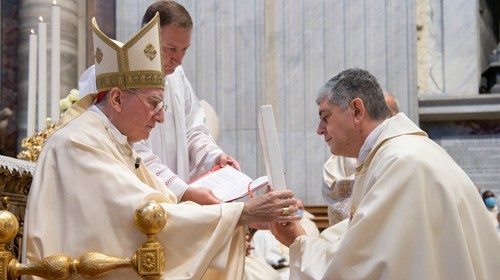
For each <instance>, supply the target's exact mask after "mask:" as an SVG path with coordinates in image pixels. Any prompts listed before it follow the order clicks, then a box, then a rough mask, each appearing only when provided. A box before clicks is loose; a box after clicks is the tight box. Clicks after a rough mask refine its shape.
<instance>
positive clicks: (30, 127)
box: [26, 29, 38, 137]
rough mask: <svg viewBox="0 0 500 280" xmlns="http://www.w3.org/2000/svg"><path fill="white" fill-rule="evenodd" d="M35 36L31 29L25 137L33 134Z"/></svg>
mask: <svg viewBox="0 0 500 280" xmlns="http://www.w3.org/2000/svg"><path fill="white" fill-rule="evenodd" d="M37 37H38V36H37V35H36V34H35V31H34V30H33V29H31V34H30V48H29V52H30V53H29V69H28V119H27V121H28V125H27V129H26V133H27V137H30V136H31V135H33V134H34V133H35V120H36V116H35V114H36V67H37V66H36V62H37V61H36V59H37V53H36V51H37V45H38V44H37V41H36V40H37Z"/></svg>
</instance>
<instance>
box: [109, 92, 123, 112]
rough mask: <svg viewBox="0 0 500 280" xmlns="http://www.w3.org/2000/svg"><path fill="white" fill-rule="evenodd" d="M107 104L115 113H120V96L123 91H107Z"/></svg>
mask: <svg viewBox="0 0 500 280" xmlns="http://www.w3.org/2000/svg"><path fill="white" fill-rule="evenodd" d="M108 94H109V100H108V103H109V105H110V106H111V108H113V109H114V110H115V111H116V112H121V111H122V97H123V96H122V95H123V91H122V90H121V89H120V88H117V87H114V88H112V89H111V90H110V91H109V93H108Z"/></svg>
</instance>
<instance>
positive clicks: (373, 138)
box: [357, 119, 389, 166]
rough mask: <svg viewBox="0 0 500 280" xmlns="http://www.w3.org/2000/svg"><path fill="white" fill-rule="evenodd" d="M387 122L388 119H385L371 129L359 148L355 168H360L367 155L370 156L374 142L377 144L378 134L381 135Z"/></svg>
mask: <svg viewBox="0 0 500 280" xmlns="http://www.w3.org/2000/svg"><path fill="white" fill-rule="evenodd" d="M387 120H389V119H386V120H385V121H383V122H382V123H381V124H379V125H378V126H377V127H375V129H373V130H372V132H370V134H368V137H366V139H365V142H364V143H363V146H361V149H360V150H359V155H358V159H357V166H360V165H361V164H363V163H364V162H365V160H366V158H367V157H368V154H370V151H371V150H372V149H373V145H375V142H377V139H378V137H379V136H380V134H382V131H383V130H384V128H385V127H386V126H387Z"/></svg>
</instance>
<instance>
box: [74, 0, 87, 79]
mask: <svg viewBox="0 0 500 280" xmlns="http://www.w3.org/2000/svg"><path fill="white" fill-rule="evenodd" d="M86 16H87V2H86V1H78V67H77V69H78V71H77V73H76V74H77V76H76V79H77V80H78V78H79V77H80V75H81V74H83V72H84V71H85V68H87V67H86V66H87V64H86V62H87V52H86V49H87V39H86V37H87V34H86V32H87V24H86V22H85V19H86Z"/></svg>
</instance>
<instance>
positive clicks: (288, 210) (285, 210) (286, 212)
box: [281, 207, 290, 216]
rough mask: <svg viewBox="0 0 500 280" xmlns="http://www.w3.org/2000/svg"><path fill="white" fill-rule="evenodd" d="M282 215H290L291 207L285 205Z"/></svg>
mask: <svg viewBox="0 0 500 280" xmlns="http://www.w3.org/2000/svg"><path fill="white" fill-rule="evenodd" d="M281 215H283V216H286V215H290V208H289V207H283V209H282V210H281Z"/></svg>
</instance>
